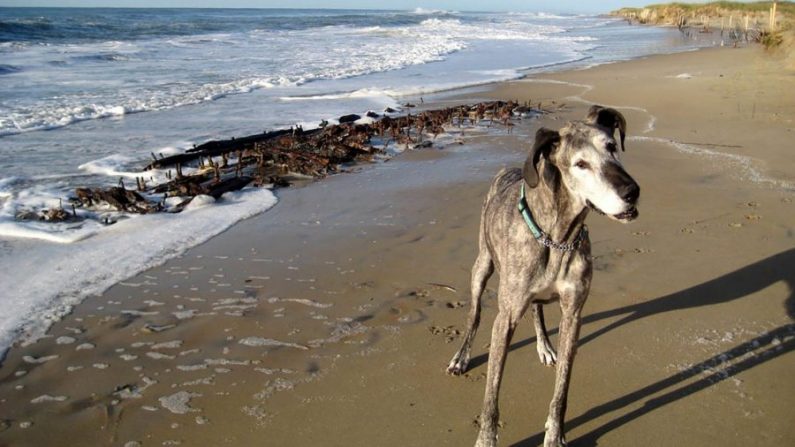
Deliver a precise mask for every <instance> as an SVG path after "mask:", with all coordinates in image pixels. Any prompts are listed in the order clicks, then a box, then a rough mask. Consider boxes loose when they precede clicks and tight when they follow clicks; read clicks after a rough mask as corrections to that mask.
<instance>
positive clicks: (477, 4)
mask: <svg viewBox="0 0 795 447" xmlns="http://www.w3.org/2000/svg"><path fill="white" fill-rule="evenodd" d="M655 2H656V1H655V0H602V1H576V0H491V1H483V0H425V1H418V0H390V1H380V2H379V1H374V0H326V1H322V0H290V1H287V2H286V1H284V0H60V1H58V0H0V6H69V7H75V6H76V7H96V6H105V7H176V8H185V7H193V8H222V7H223V8H284V7H290V8H354V9H412V10H413V9H415V8H426V9H447V10H458V11H483V10H489V11H545V12H587V13H594V12H608V11H611V10H614V9H618V8H620V7H622V6H643V5H645V4H647V3H655Z"/></svg>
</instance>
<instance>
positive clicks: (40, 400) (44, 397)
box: [30, 394, 68, 404]
mask: <svg viewBox="0 0 795 447" xmlns="http://www.w3.org/2000/svg"><path fill="white" fill-rule="evenodd" d="M66 399H68V397H66V396H51V395H49V394H42V395H41V396H39V397H36V398H34V399H31V400H30V403H32V404H40V403H43V402H63V401H65V400H66Z"/></svg>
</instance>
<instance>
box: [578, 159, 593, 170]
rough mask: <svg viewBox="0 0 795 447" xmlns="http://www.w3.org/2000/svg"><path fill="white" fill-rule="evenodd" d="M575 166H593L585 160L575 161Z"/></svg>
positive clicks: (584, 167)
mask: <svg viewBox="0 0 795 447" xmlns="http://www.w3.org/2000/svg"><path fill="white" fill-rule="evenodd" d="M574 166H577V167H578V168H580V169H588V168H590V167H591V165H589V164H588V162H587V161H585V160H580V161H578V162H577V163H574Z"/></svg>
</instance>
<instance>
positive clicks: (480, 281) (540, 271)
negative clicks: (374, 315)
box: [447, 106, 640, 447]
mask: <svg viewBox="0 0 795 447" xmlns="http://www.w3.org/2000/svg"><path fill="white" fill-rule="evenodd" d="M616 128H617V129H618V130H619V134H620V137H621V140H620V141H621V150H622V151H623V150H624V137H625V134H626V121H625V119H624V116H623V115H621V113H619V112H617V111H616V110H614V109H610V108H604V107H601V106H593V107H591V109H590V111H589V112H588V116H587V117H586V119H585V120H584V121H575V122H570V123H568V124H566V126H564V127H563V128H562V129H560V131H553V130H549V129H545V128H541V129H539V130H538V132H537V133H536V139H535V144H534V145H533V148H532V150H531V151H530V153H529V154H528V157H527V161H526V162H525V164H524V168H523V169H522V170H519V169H503V170H502V171H501V172H500V173H499V174H497V177H496V178H495V179H494V181H493V182H492V184H491V189H490V190H489V192H488V195H487V196H486V201H485V203H484V204H483V210H482V212H481V221H480V237H479V249H480V251H479V253H478V257H477V259H476V260H475V265H474V266H473V267H472V302H471V307H470V310H469V321H468V328H467V332H466V335H465V336H464V342H463V344H462V346H461V349H460V350H459V351H458V353H456V355H455V356H454V357H453V359H452V360H451V361H450V364H449V366H448V367H447V372H448V373H450V374H455V375H459V374H462V373H464V371H466V369H467V364H468V363H469V355H470V350H471V347H472V340H473V338H475V332H476V331H477V328H478V324H479V323H480V296H481V294H482V293H483V289H484V287H485V286H486V282H487V281H488V279H489V277H490V276H491V275H492V273H494V270H495V268H496V269H497V270H498V271H499V273H500V284H499V297H498V312H497V317H496V319H495V321H494V328H493V330H492V335H491V347H490V348H489V364H488V378H487V380H486V396H485V399H484V402H483V411H482V413H481V415H480V433H479V434H478V439H477V443H476V444H475V445H476V446H494V445H495V444H496V442H497V421H498V408H497V398H498V393H499V389H500V381H501V378H502V372H503V365H504V364H505V356H506V354H507V350H508V346H509V345H510V342H511V337H512V335H513V332H514V329H515V328H516V325H517V323H518V321H519V319H520V318H521V317H522V315H523V314H524V313H525V311H526V310H527V308H528V306H531V305H532V310H533V323H534V326H535V331H536V340H537V342H536V350H537V351H538V356H539V358H540V360H541V363H543V364H544V365H547V366H551V365H554V364H555V363H557V375H556V378H555V390H554V393H553V396H552V401H551V402H550V404H549V416H548V417H547V421H546V424H545V428H546V433H545V437H544V446H545V447H552V446H555V447H557V446H563V445H565V444H566V442H565V440H564V436H563V419H564V416H565V412H566V396H567V392H568V388H569V379H570V377H571V367H572V361H573V360H574V353H575V350H576V344H577V337H578V334H579V330H580V313H581V311H582V307H583V304H584V303H585V300H586V298H587V297H588V291H589V288H590V285H591V276H592V259H591V243H590V239H589V238H588V231H587V228H586V226H585V218H586V217H587V216H588V212H589V210H595V211H597V212H598V213H599V214H605V215H607V216H610V217H611V218H613V219H615V220H617V221H619V222H629V221H631V220H633V219H635V218H636V217H637V216H638V210H637V208H636V204H637V202H638V197H639V196H640V187H638V184H637V183H635V181H634V180H633V179H632V177H630V176H629V174H627V172H626V171H625V170H624V167H623V166H622V164H621V161H620V160H619V151H618V149H617V147H616V141H615V139H614V137H613V136H614V132H615V129H616ZM554 301H559V302H560V308H561V321H560V330H559V342H558V353H557V355H556V354H555V351H554V350H553V348H552V345H551V344H550V342H549V338H548V337H547V333H546V328H545V327H544V314H543V310H542V305H543V304H546V303H550V302H554Z"/></svg>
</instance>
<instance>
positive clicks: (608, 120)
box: [585, 105, 627, 151]
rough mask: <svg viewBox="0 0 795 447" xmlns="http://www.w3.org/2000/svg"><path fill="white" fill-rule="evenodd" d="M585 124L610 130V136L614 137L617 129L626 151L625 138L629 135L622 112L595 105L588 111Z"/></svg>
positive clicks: (622, 148) (622, 146) (622, 147)
mask: <svg viewBox="0 0 795 447" xmlns="http://www.w3.org/2000/svg"><path fill="white" fill-rule="evenodd" d="M585 122H587V123H588V124H593V125H596V126H600V127H604V128H605V129H607V130H608V132H609V133H610V136H613V134H614V133H615V130H616V128H617V129H618V133H619V135H620V136H621V150H622V151H624V150H626V149H625V148H624V138H625V137H626V135H627V120H625V119H624V115H622V114H621V112H619V111H618V110H616V109H611V108H609V107H602V106H597V105H593V106H591V108H590V109H589V110H588V116H586V117H585Z"/></svg>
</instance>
